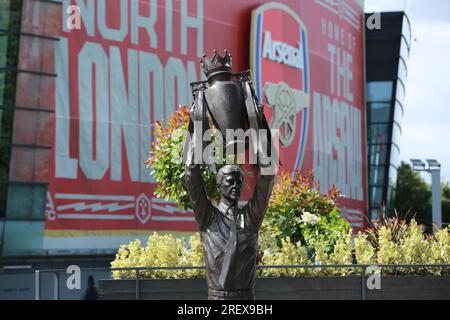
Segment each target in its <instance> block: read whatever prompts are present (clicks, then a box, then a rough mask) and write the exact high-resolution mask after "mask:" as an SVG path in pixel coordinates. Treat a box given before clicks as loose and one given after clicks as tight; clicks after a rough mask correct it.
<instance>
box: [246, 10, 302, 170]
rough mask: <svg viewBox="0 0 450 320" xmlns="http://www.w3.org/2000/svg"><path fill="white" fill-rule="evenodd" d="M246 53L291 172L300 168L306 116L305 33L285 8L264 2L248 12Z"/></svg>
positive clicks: (257, 92)
mask: <svg viewBox="0 0 450 320" xmlns="http://www.w3.org/2000/svg"><path fill="white" fill-rule="evenodd" d="M250 50H251V52H250V63H251V68H252V72H253V77H254V80H255V81H254V82H255V90H256V95H257V97H258V98H259V100H260V101H261V102H262V103H263V104H264V106H265V115H266V117H267V119H268V120H269V125H270V128H271V129H277V130H279V144H280V145H279V147H280V160H281V162H282V163H283V167H284V169H286V170H288V171H293V170H295V169H297V168H300V167H301V165H302V161H303V156H304V151H305V147H306V141H307V134H308V119H309V114H310V88H309V86H310V79H309V58H308V32H307V29H306V27H305V25H304V24H303V22H302V20H301V19H300V17H299V16H298V14H297V13H296V12H295V11H294V10H292V9H291V8H289V7H288V6H286V5H284V4H281V3H276V2H271V3H267V4H265V5H262V6H261V7H259V8H258V9H256V10H255V11H253V15H252V34H251V45H250Z"/></svg>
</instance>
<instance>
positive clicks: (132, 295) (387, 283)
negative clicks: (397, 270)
mask: <svg viewBox="0 0 450 320" xmlns="http://www.w3.org/2000/svg"><path fill="white" fill-rule="evenodd" d="M363 284H364V285H363ZM138 288H140V290H139V293H137V290H136V289H138ZM100 294H101V297H102V299H105V300H134V299H136V298H140V299H142V300H166V299H167V300H206V299H207V288H206V280H205V279H186V280H140V281H139V282H137V281H136V280H100ZM256 298H257V299H258V300H361V299H363V298H365V299H367V300H431V299H433V300H447V299H450V276H440V277H439V276H383V277H382V278H381V289H380V290H369V289H367V288H366V281H365V279H362V278H361V277H356V276H355V277H352V276H351V277H302V278H261V279H257V281H256Z"/></svg>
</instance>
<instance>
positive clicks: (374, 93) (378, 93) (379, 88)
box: [366, 81, 393, 102]
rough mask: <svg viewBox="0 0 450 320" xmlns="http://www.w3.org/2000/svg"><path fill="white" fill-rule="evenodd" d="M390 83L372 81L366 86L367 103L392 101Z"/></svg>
mask: <svg viewBox="0 0 450 320" xmlns="http://www.w3.org/2000/svg"><path fill="white" fill-rule="evenodd" d="M392 89H393V83H392V81H373V82H368V83H367V86H366V92H367V101H376V102H379V101H390V100H391V99H392Z"/></svg>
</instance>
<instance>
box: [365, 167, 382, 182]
mask: <svg viewBox="0 0 450 320" xmlns="http://www.w3.org/2000/svg"><path fill="white" fill-rule="evenodd" d="M385 176H386V167H385V166H378V167H370V179H369V184H370V185H382V184H384V178H385Z"/></svg>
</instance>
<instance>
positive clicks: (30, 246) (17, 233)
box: [3, 221, 46, 256]
mask: <svg viewBox="0 0 450 320" xmlns="http://www.w3.org/2000/svg"><path fill="white" fill-rule="evenodd" d="M4 237H5V241H4V243H5V246H4V251H3V254H4V255H5V256H32V255H40V256H43V255H45V254H46V253H45V251H44V250H43V237H44V221H6V222H5V236H4Z"/></svg>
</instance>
